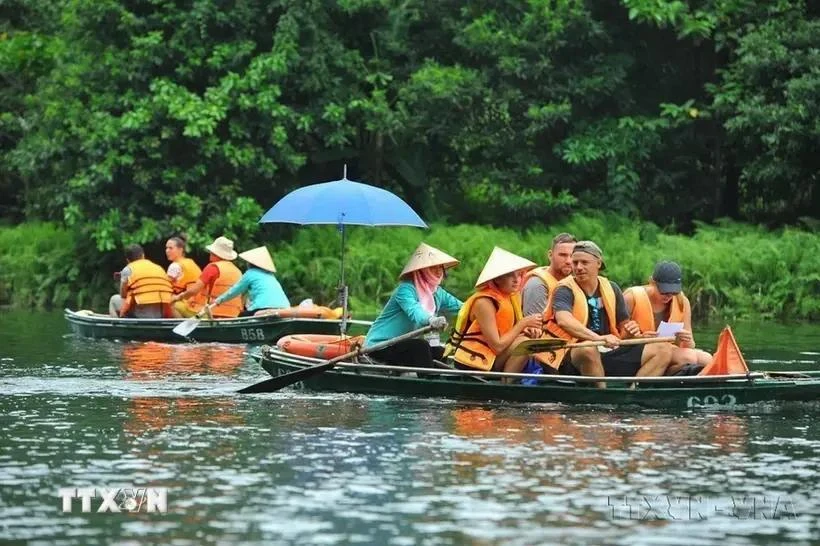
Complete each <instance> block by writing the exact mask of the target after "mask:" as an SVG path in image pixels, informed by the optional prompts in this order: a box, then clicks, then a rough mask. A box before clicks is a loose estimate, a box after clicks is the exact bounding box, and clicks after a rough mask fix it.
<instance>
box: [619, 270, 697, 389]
mask: <svg viewBox="0 0 820 546" xmlns="http://www.w3.org/2000/svg"><path fill="white" fill-rule="evenodd" d="M624 301H625V302H626V307H627V309H628V310H629V316H630V318H631V319H632V320H634V321H635V322H637V323H638V326H639V327H640V329H641V336H645V337H653V336H656V335H658V333H657V329H658V325H659V324H660V323H661V321H666V322H677V323H682V324H683V330H681V331H679V332H678V333H677V334H675V337H677V339H678V347H676V348H675V350H674V351H672V364H671V365H670V366H669V369H668V370H667V371H666V374H667V375H695V374H697V373H698V372H699V371H700V370H702V369H703V368H704V367H705V366H708V365H709V364H710V363H711V362H712V355H710V354H709V353H707V352H706V351H701V350H700V349H695V338H694V336H693V335H692V306H691V305H690V303H689V298H687V297H686V295H685V294H684V293H683V271H682V270H681V267H680V266H679V265H678V264H677V263H675V262H667V261H664V262H658V263H657V264H656V265H655V270H654V271H653V272H652V277H650V278H649V284H647V285H644V286H633V287H631V288H628V289H627V290H626V291H625V292H624Z"/></svg>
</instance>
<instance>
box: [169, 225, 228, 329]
mask: <svg viewBox="0 0 820 546" xmlns="http://www.w3.org/2000/svg"><path fill="white" fill-rule="evenodd" d="M205 250H207V251H208V252H210V253H211V254H210V257H209V260H210V262H209V263H208V265H206V266H205V269H203V270H202V275H200V276H199V279H197V280H196V282H194V284H192V285H191V286H189V287H188V288H186V289H185V291H184V292H181V293H179V294H174V296H173V298H172V301H174V302H177V301H180V300H187V299H188V298H191V297H192V296H196V295H197V294H199V293H200V292H202V291H203V290H205V296H206V301H207V302H208V304H209V305H208V306H207V310H208V311H210V314H211V315H212V316H213V317H214V318H234V317H238V316H239V314H240V313H241V312H242V309H243V305H242V298H241V297H236V298H233V299H231V300H228V301H226V302H223V303H220V304H219V305H216V304H214V300H215V299H216V298H217V297H219V296H221V295H222V294H223V293H224V292H226V291H227V290H228V289H229V288H230V287H231V286H233V285H234V284H236V283H237V282H239V279H240V278H241V277H242V272H241V271H239V268H237V267H236V266H235V265H234V264H233V263H232V262H233V260H235V259H236V257H237V253H236V251H235V250H234V249H233V241H232V240H230V239H228V238H227V237H217V238H216V239H215V240H214V242H213V243H211V244H210V245H208V246H206V247H205ZM190 303H191V307H192V308H193V309H194V310H195V312H196V313H197V314H198V313H200V312H201V311H204V310H205V309H203V307H202V305H201V304H198V303H197V302H196V301H195V300H194V301H193V302H190Z"/></svg>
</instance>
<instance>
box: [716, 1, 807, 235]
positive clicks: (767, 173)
mask: <svg viewBox="0 0 820 546" xmlns="http://www.w3.org/2000/svg"><path fill="white" fill-rule="evenodd" d="M710 90H711V91H712V93H713V94H714V96H715V108H716V110H717V112H718V113H719V114H720V115H721V118H722V119H723V120H724V126H725V128H726V130H727V133H728V136H729V138H730V139H731V141H732V143H733V144H734V146H735V147H736V148H737V149H738V151H739V152H741V153H742V154H743V155H744V156H745V157H747V158H748V159H747V161H745V162H744V164H743V167H742V171H741V185H740V195H741V203H742V209H741V210H742V212H743V213H744V216H745V217H747V218H750V219H752V220H755V221H766V220H775V221H776V220H780V221H784V220H791V219H793V218H795V217H796V216H798V215H801V214H816V213H817V210H818V208H819V207H820V195H819V194H820V192H819V191H818V182H820V175H819V174H818V169H817V158H816V154H817V143H818V142H820V123H818V119H820V20H818V19H808V20H807V19H806V18H805V17H804V14H803V12H802V11H801V10H799V9H793V10H790V11H788V12H787V13H785V14H782V15H780V16H779V17H776V18H773V19H770V20H767V21H764V22H762V23H761V24H760V25H756V26H754V27H752V28H750V29H749V30H748V31H747V32H745V33H743V34H742V35H741V36H740V38H739V43H738V47H737V50H736V58H735V60H734V61H733V62H732V63H731V64H730V65H729V66H728V67H727V68H726V69H725V70H724V71H723V73H722V78H721V81H720V83H719V84H717V85H714V86H710Z"/></svg>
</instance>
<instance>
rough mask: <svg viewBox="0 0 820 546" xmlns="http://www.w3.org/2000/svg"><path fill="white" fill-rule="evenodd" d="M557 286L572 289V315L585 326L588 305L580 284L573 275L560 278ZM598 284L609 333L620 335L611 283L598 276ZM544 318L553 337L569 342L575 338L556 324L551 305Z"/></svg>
mask: <svg viewBox="0 0 820 546" xmlns="http://www.w3.org/2000/svg"><path fill="white" fill-rule="evenodd" d="M558 286H568V287H569V288H570V290H572V295H573V296H574V297H573V303H572V316H573V317H575V318H576V319H577V320H578V322H580V323H581V324H583V325H584V326H586V325H587V320H589V307H587V295H586V293H585V292H584V291H583V289H581V287H580V286H578V283H577V282H575V278H574V277H567V278H566V279H562V280H561V281H560V282H559V283H558ZM598 286H599V288H600V291H601V299H603V301H604V312H605V313H606V316H607V320H608V322H609V330H610V331H609V333H610V334H612V335H614V336H616V337H620V336H619V334H618V330H617V325H618V323H617V322H616V318H615V317H616V314H615V291H614V290H613V289H612V285H611V284H610V282H609V279H607V278H606V277H598ZM546 319H547V326H546V329H547V331H548V332H549V333H550V334H552V335H553V336H555V337H560V338H562V339H566V340H567V341H569V342H570V343H574V342H575V341H576V340H577V339H576V338H574V337H573V336H572V335H570V334H569V333H568V332H566V331H564V329H563V328H561V327H560V326H558V323H557V322H556V320H555V311H553V309H552V307H550V308H549V309H547V316H546Z"/></svg>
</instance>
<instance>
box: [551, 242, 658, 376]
mask: <svg viewBox="0 0 820 546" xmlns="http://www.w3.org/2000/svg"><path fill="white" fill-rule="evenodd" d="M605 268H606V264H605V262H604V254H603V251H601V247H600V246H598V245H597V244H596V243H595V242H593V241H579V242H578V243H576V244H575V246H574V247H573V249H572V276H571V277H567V278H565V279H563V280H562V281H561V282H559V283H558V287H557V288H556V289H555V294H554V295H553V299H552V306H551V309H549V310H548V311H547V317H546V318H547V325H546V329H547V331H548V332H549V333H550V334H552V335H554V336H556V337H559V338H562V339H566V340H567V341H569V342H570V343H574V342H576V341H603V342H604V343H605V345H606V347H607V348H608V349H610V350H608V351H605V352H601V351H599V348H598V347H576V348H573V349H571V350H570V351H569V352H568V353H567V354H566V355H564V357H563V359H562V361H561V364H560V367H559V371H560V373H566V374H581V375H585V376H590V377H603V376H605V375H609V376H638V377H646V376H659V375H663V374H664V373H665V372H666V368H667V367H668V366H669V363H670V360H671V353H672V348H673V347H672V345H670V344H668V343H654V344H651V345H630V346H624V347H620V346H619V345H620V341H621V339H622V338H626V337H636V336H638V335H639V334H640V328H639V327H638V324H637V323H636V322H635V321H633V320H631V319H630V318H629V312H628V310H627V308H626V304H625V303H624V296H623V293H622V292H621V289H620V287H619V286H618V285H617V284H615V283H614V282H612V281H610V280H609V279H607V278H606V277H602V276H600V275H599V272H600V271H602V270H604V269H605ZM596 385H597V386H598V387H600V388H605V387H606V383H605V382H599V383H597V384H596Z"/></svg>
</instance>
